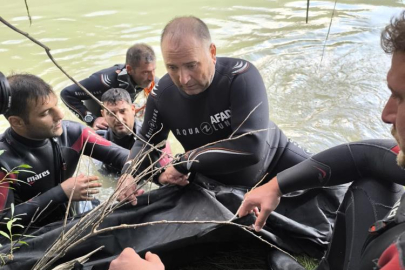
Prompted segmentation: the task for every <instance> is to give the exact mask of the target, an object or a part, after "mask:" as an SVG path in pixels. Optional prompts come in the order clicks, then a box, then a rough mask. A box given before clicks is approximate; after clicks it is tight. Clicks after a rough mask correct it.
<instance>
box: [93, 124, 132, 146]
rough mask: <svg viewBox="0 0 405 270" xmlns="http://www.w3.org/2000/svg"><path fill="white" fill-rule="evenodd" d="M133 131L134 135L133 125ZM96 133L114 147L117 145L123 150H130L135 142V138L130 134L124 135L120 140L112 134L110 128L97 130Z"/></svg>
mask: <svg viewBox="0 0 405 270" xmlns="http://www.w3.org/2000/svg"><path fill="white" fill-rule="evenodd" d="M133 131H134V132H135V133H136V130H135V123H134V128H133ZM96 132H97V134H98V135H100V136H102V137H103V138H104V139H106V140H108V141H110V142H113V143H115V144H116V145H119V146H121V147H123V148H125V149H131V148H132V146H133V145H134V142H135V136H134V135H133V134H132V133H130V134H128V135H125V136H123V137H122V138H118V137H117V136H116V135H115V134H114V132H113V131H112V130H111V128H108V129H107V130H97V131H96Z"/></svg>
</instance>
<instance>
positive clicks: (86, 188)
mask: <svg viewBox="0 0 405 270" xmlns="http://www.w3.org/2000/svg"><path fill="white" fill-rule="evenodd" d="M97 180H98V176H95V175H90V176H86V175H84V174H79V175H78V176H77V177H71V178H68V179H66V180H65V181H63V182H62V184H61V187H62V189H63V191H64V192H65V194H66V196H67V197H68V198H70V194H71V193H72V192H73V197H72V200H73V201H87V200H93V199H94V196H92V195H94V194H97V193H99V192H100V191H99V190H98V188H99V187H101V183H98V182H96V181H97Z"/></svg>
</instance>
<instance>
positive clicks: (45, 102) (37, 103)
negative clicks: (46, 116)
mask: <svg viewBox="0 0 405 270" xmlns="http://www.w3.org/2000/svg"><path fill="white" fill-rule="evenodd" d="M54 99H56V100H57V97H56V95H55V94H53V93H51V94H49V95H47V96H40V97H35V98H30V99H28V101H27V105H28V108H29V109H32V110H41V109H43V107H47V106H49V105H52V106H53V104H51V101H52V100H54Z"/></svg>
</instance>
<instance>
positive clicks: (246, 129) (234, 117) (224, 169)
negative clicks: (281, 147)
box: [175, 62, 269, 174]
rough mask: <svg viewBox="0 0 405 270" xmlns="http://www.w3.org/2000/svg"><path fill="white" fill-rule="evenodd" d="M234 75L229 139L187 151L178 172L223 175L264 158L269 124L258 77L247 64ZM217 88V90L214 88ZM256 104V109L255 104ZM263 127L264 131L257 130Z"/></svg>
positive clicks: (262, 87) (264, 94)
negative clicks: (231, 133)
mask: <svg viewBox="0 0 405 270" xmlns="http://www.w3.org/2000/svg"><path fill="white" fill-rule="evenodd" d="M246 63H247V64H248V65H250V66H248V68H247V71H245V72H243V73H241V74H238V75H235V76H236V78H235V79H234V80H233V82H232V85H231V89H230V97H229V99H230V110H231V121H230V122H231V128H232V132H233V133H234V134H233V136H232V137H233V138H237V137H238V136H242V135H243V134H247V133H251V134H248V135H246V136H242V137H240V138H238V139H232V140H227V141H222V142H217V143H215V144H213V145H209V146H203V147H199V148H197V149H194V150H192V151H189V152H187V153H186V154H185V155H184V156H183V157H182V158H181V161H186V162H184V163H180V164H178V165H176V166H175V167H176V169H177V170H178V171H180V172H182V173H184V174H185V173H188V172H199V173H210V174H226V173H231V172H235V171H238V170H240V169H241V168H244V167H248V166H250V165H253V164H256V163H257V162H259V161H260V159H262V158H264V154H265V152H266V151H265V150H266V149H267V148H266V138H267V134H268V127H269V107H268V100H267V95H266V88H265V86H264V83H263V80H262V77H261V75H260V73H259V71H258V70H257V69H256V68H255V67H254V66H253V65H251V64H250V63H248V62H246ZM215 90H216V91H221V89H215ZM256 106H258V107H257V108H256V109H255V107H256ZM262 129H265V131H260V132H258V130H262Z"/></svg>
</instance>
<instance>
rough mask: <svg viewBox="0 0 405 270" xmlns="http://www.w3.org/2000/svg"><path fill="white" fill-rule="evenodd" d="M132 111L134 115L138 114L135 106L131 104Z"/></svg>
mask: <svg viewBox="0 0 405 270" xmlns="http://www.w3.org/2000/svg"><path fill="white" fill-rule="evenodd" d="M131 110H132V112H133V113H134V115H135V112H136V108H135V104H131Z"/></svg>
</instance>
